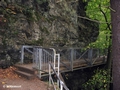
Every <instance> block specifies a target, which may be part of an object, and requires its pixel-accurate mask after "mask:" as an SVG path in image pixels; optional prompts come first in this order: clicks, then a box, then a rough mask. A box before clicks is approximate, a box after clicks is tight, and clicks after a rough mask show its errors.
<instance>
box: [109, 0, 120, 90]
mask: <svg viewBox="0 0 120 90" xmlns="http://www.w3.org/2000/svg"><path fill="white" fill-rule="evenodd" d="M110 3H111V20H112V60H113V70H112V75H113V90H120V0H111V1H110Z"/></svg>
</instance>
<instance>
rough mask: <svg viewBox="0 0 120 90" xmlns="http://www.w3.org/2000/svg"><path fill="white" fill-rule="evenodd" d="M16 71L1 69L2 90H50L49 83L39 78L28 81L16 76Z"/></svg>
mask: <svg viewBox="0 0 120 90" xmlns="http://www.w3.org/2000/svg"><path fill="white" fill-rule="evenodd" d="M14 69H15V68H14V67H9V68H7V69H0V90H48V83H47V82H43V81H41V80H40V79H38V78H35V79H33V80H27V79H25V78H22V77H21V76H19V75H17V74H15V73H14V72H13V70H14Z"/></svg>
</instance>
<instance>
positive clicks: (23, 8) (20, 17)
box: [0, 0, 99, 59]
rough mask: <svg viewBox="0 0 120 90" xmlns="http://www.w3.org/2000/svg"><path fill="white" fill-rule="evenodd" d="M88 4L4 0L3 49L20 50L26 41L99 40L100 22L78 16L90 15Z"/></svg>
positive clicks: (0, 15)
mask: <svg viewBox="0 0 120 90" xmlns="http://www.w3.org/2000/svg"><path fill="white" fill-rule="evenodd" d="M86 5H87V3H86V2H83V1H82V0H1V1H0V7H1V8H0V24H1V26H0V47H4V48H2V50H1V53H5V54H8V52H10V51H14V52H13V53H16V52H18V51H19V49H20V47H21V46H22V45H26V44H27V45H41V46H58V47H59V46H60V47H63V46H64V47H70V46H71V47H84V46H85V45H88V44H89V43H90V42H93V41H95V40H96V38H97V36H98V32H99V28H98V24H96V23H94V22H91V21H88V20H85V19H82V18H79V17H78V16H84V17H86V14H85V6H86ZM10 54H12V52H10ZM16 54H19V53H16ZM10 56H15V58H14V59H17V58H18V57H19V55H18V56H17V55H10Z"/></svg>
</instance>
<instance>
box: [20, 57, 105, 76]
mask: <svg viewBox="0 0 120 90" xmlns="http://www.w3.org/2000/svg"><path fill="white" fill-rule="evenodd" d="M62 63H64V64H62ZM62 63H61V64H60V72H69V71H74V70H78V69H83V68H88V67H94V66H97V65H102V64H105V63H106V61H105V60H104V58H103V57H102V58H98V59H97V60H96V61H95V62H94V64H92V65H90V64H89V63H88V62H86V61H85V60H83V59H80V60H75V61H73V64H72V66H71V63H70V62H68V61H65V60H64V61H62ZM19 66H21V67H24V68H27V69H30V70H33V69H35V68H34V67H33V64H32V63H31V64H21V65H19ZM42 67H43V68H45V70H43V72H42V70H38V69H36V72H38V71H41V74H42V75H43V76H44V74H45V76H46V75H48V72H49V65H48V63H46V64H44V65H42ZM45 72H46V73H45Z"/></svg>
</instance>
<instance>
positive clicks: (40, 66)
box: [38, 49, 42, 78]
mask: <svg viewBox="0 0 120 90" xmlns="http://www.w3.org/2000/svg"><path fill="white" fill-rule="evenodd" d="M38 63H39V66H38V68H39V76H40V78H41V70H42V49H38Z"/></svg>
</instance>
